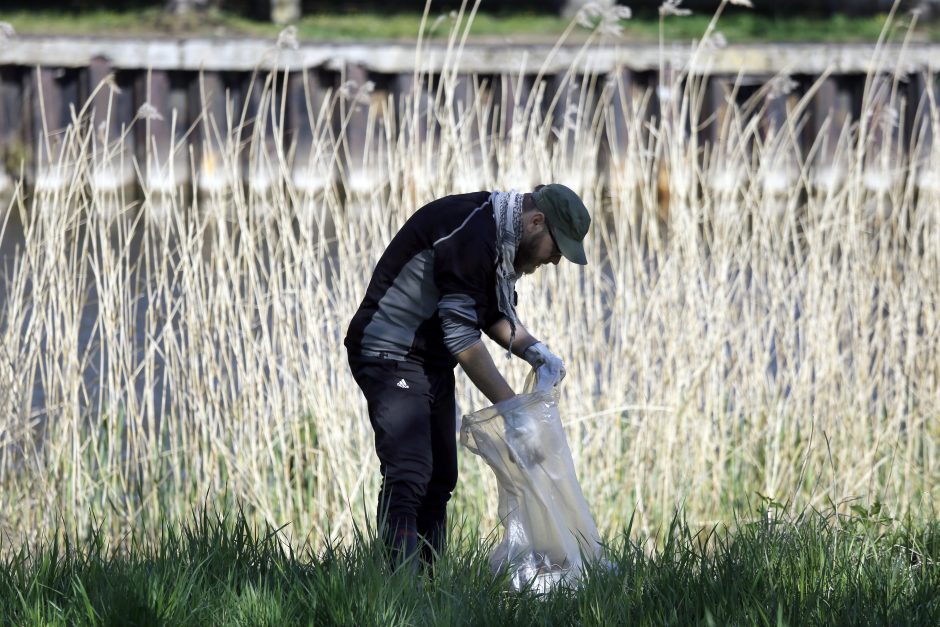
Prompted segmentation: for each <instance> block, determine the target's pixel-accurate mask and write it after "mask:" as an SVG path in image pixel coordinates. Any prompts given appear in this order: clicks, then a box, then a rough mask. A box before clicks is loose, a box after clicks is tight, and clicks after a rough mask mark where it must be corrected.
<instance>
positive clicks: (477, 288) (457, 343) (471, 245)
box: [434, 216, 496, 355]
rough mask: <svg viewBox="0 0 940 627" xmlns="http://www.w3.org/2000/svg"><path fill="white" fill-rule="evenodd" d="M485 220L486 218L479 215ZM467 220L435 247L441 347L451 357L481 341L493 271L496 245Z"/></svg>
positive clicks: (435, 275)
mask: <svg viewBox="0 0 940 627" xmlns="http://www.w3.org/2000/svg"><path fill="white" fill-rule="evenodd" d="M479 217H480V218H482V219H485V216H479ZM474 226H475V224H474V223H473V222H472V221H469V223H468V224H466V225H464V227H463V228H461V229H458V230H457V231H455V232H454V233H453V234H451V235H450V236H449V237H447V238H446V239H443V240H441V241H438V242H436V243H435V245H434V282H435V284H436V286H437V289H438V291H439V293H440V300H439V301H438V305H437V307H438V313H439V315H440V318H441V327H442V329H443V332H444V344H445V345H446V346H447V349H448V350H449V351H450V352H451V354H452V355H457V354H458V353H460V352H462V351H464V350H466V349H468V348H470V347H471V346H473V345H474V344H476V343H478V342H480V328H481V327H482V325H483V323H484V318H485V315H486V311H487V306H488V302H489V300H490V295H489V294H488V290H489V289H490V287H491V284H492V281H493V277H494V272H495V270H496V268H495V253H496V246H495V242H488V241H486V239H487V238H485V237H483V236H482V235H481V230H480V229H479V228H473V227H474Z"/></svg>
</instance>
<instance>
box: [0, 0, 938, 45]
mask: <svg viewBox="0 0 940 627" xmlns="http://www.w3.org/2000/svg"><path fill="white" fill-rule="evenodd" d="M710 17H711V16H709V15H705V14H701V15H698V14H696V15H692V16H688V17H670V18H667V19H666V20H665V22H664V35H665V37H666V39H668V40H676V41H686V40H691V39H693V38H697V37H700V36H701V35H702V33H703V32H704V31H705V27H706V25H707V24H708V21H709V19H710ZM438 18H441V19H438ZM905 19H906V18H905ZM905 19H902V20H900V21H901V22H904V21H905ZM0 21H4V22H9V23H10V24H12V25H13V27H14V28H15V29H16V31H17V32H18V33H22V34H71V35H121V36H141V35H157V36H160V35H162V36H186V35H215V36H229V37H232V36H259V37H274V36H276V35H277V33H278V32H279V31H280V29H281V27H279V26H275V25H273V24H270V23H267V22H260V21H253V20H249V19H245V18H243V17H240V16H237V15H234V14H230V13H226V12H222V11H212V12H210V13H208V14H207V15H193V16H189V17H172V16H169V15H166V14H164V13H163V12H162V11H161V10H160V9H159V8H151V9H142V10H137V11H128V12H116V11H104V10H92V11H78V12H72V13H69V12H50V11H17V12H11V11H0ZM884 21H885V16H883V15H877V16H872V17H847V16H844V15H835V16H832V17H801V16H794V17H788V18H777V19H774V18H772V17H769V16H762V15H756V14H753V13H750V12H745V11H742V12H734V13H731V14H729V15H725V16H723V17H722V19H721V20H720V23H719V30H720V31H721V32H722V33H723V34H724V36H725V37H726V39H727V40H728V41H729V42H732V43H735V42H737V43H743V42H766V41H794V42H809V41H829V42H865V41H875V40H876V39H877V38H878V35H879V33H880V32H881V29H882V27H883V25H884ZM420 23H421V15H420V14H415V13H392V14H380V13H357V14H352V13H348V14H347V13H328V14H316V15H306V16H304V17H303V18H302V19H301V20H300V21H299V22H298V23H297V25H296V26H297V29H298V34H299V37H300V39H301V40H304V41H322V40H331V41H337V40H405V41H413V40H414V39H415V37H416V35H417V33H418V29H419V26H420ZM452 25H453V20H452V18H450V17H449V16H446V15H444V16H438V15H436V14H433V13H432V14H431V15H430V18H429V23H428V25H427V28H428V33H427V34H428V35H429V36H431V37H438V38H445V37H446V36H447V34H448V32H449V30H450V28H451V26H452ZM567 25H568V22H567V21H566V20H563V19H561V18H558V17H555V16H552V15H549V14H524V13H522V14H505V15H493V14H487V13H480V14H478V15H477V16H476V18H475V19H474V22H473V25H472V28H471V36H473V37H479V38H499V39H503V40H511V41H517V42H526V41H552V42H553V41H554V40H555V39H556V38H557V37H558V36H559V35H560V34H561V33H562V31H564V29H565V27H566V26H567ZM431 27H433V29H432V28H431ZM623 27H624V35H625V40H626V41H636V42H654V41H657V40H658V37H659V21H658V20H657V19H652V18H649V17H646V18H635V19H632V20H627V21H624V22H623ZM903 28H906V24H902V25H901V26H899V27H898V28H897V29H895V30H896V32H897V36H900V30H902V29H903ZM585 33H586V31H584V30H583V29H578V30H577V31H575V36H574V39H577V38H578V37H579V36H582V37H583V35H584V34H585ZM915 38H916V39H918V40H921V41H940V25H938V24H936V23H932V24H920V25H918V28H917V30H916V31H915Z"/></svg>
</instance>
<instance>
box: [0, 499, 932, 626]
mask: <svg viewBox="0 0 940 627" xmlns="http://www.w3.org/2000/svg"><path fill="white" fill-rule="evenodd" d="M876 514H877V512H876ZM754 520H755V522H744V521H742V522H740V523H739V524H738V525H737V526H736V529H735V530H734V531H732V532H724V533H720V532H714V531H712V532H710V533H709V532H708V531H706V532H703V533H699V534H693V533H692V531H691V530H690V529H689V528H688V527H687V526H686V525H684V524H682V523H681V522H679V521H678V520H677V521H675V522H674V523H673V525H672V526H671V527H670V528H669V529H668V530H666V531H665V533H663V534H662V535H661V537H660V538H658V541H657V542H654V543H653V544H655V545H656V546H657V547H658V548H656V549H654V550H652V551H650V552H647V551H644V550H643V549H641V548H640V546H639V545H638V544H637V543H636V542H633V541H629V540H625V538H627V537H629V535H630V534H629V530H625V531H624V534H623V535H622V537H621V538H619V539H615V540H613V541H612V543H611V551H610V558H611V561H612V562H613V564H615V568H614V569H612V570H607V569H597V570H594V571H592V572H591V573H590V574H589V577H588V579H587V581H586V583H585V585H584V586H583V587H582V588H581V589H580V590H577V591H574V592H571V591H559V592H555V593H552V594H549V595H545V596H542V597H540V596H538V595H536V594H535V593H532V592H528V593H521V594H516V593H510V592H506V591H505V587H506V586H505V579H504V577H502V576H494V575H492V574H490V572H489V569H488V567H487V563H486V543H485V542H481V541H480V539H479V535H478V534H477V533H476V532H475V531H470V530H468V529H467V528H464V529H462V530H460V529H458V531H457V532H456V534H455V535H456V536H457V540H456V541H455V542H456V543H457V544H458V545H459V547H460V548H458V549H457V550H455V551H453V552H452V553H451V554H449V555H447V556H445V558H444V559H443V560H442V561H441V562H439V568H438V569H437V570H436V573H435V577H434V579H433V580H430V579H428V578H427V577H425V576H424V575H419V576H418V577H417V578H413V577H410V576H408V575H407V574H405V573H404V572H401V571H399V572H395V573H389V572H388V569H387V567H386V566H385V565H384V562H383V560H382V558H381V555H380V553H379V552H378V551H377V550H376V549H375V547H374V545H373V544H372V542H371V541H369V540H368V538H362V537H360V538H358V540H359V541H358V542H354V543H353V548H345V546H343V545H334V546H332V548H327V549H326V550H325V551H323V552H320V553H317V554H315V553H314V552H313V551H311V550H309V549H306V550H302V551H299V552H293V551H292V550H291V549H289V548H287V547H286V545H285V544H283V543H282V542H280V541H279V540H278V539H277V535H276V534H275V533H273V532H272V531H270V530H268V531H265V532H263V533H261V532H258V531H257V530H254V529H251V528H249V527H248V525H246V523H245V522H244V519H243V518H242V517H240V516H228V515H224V514H212V513H209V514H206V513H203V514H200V515H195V516H193V519H192V522H191V523H190V524H189V525H188V526H185V527H183V528H182V529H175V528H169V527H168V528H165V529H164V530H163V532H162V533H161V534H160V538H159V540H157V541H150V542H145V541H141V540H140V539H139V538H136V537H132V538H129V539H128V540H127V541H126V543H125V544H124V546H122V547H120V548H119V549H113V548H109V547H105V546H103V543H102V542H101V540H100V536H97V535H96V534H95V533H91V534H89V536H88V538H89V539H87V540H85V541H84V542H81V543H77V542H75V541H74V539H69V538H65V539H62V540H53V541H48V540H47V541H40V542H38V543H36V544H33V545H31V546H23V547H19V548H13V550H12V551H11V547H9V546H5V547H0V548H2V554H4V555H6V557H4V558H2V559H0V623H3V624H24V625H56V624H70V625H71V624H118V623H120V624H142V625H144V624H174V625H190V624H192V625H202V624H218V625H284V624H344V625H378V624H381V625H460V624H464V625H555V624H587V625H602V624H611V623H619V624H636V625H667V624H674V625H693V624H709V625H782V624H789V625H813V624H827V625H829V624H853V625H879V624H884V625H931V624H934V625H935V624H940V596H938V595H937V594H936V591H937V590H938V589H940V569H938V567H937V560H940V524H938V523H937V522H930V523H926V524H897V523H895V522H893V521H887V519H884V518H879V517H878V516H877V515H872V512H869V511H867V510H863V509H861V508H859V509H858V510H857V511H856V514H853V515H852V516H836V515H834V514H825V515H824V514H821V513H811V514H806V515H802V516H797V517H795V518H791V519H783V518H779V517H774V515H773V513H772V511H764V512H762V513H760V515H757V516H755V518H754Z"/></svg>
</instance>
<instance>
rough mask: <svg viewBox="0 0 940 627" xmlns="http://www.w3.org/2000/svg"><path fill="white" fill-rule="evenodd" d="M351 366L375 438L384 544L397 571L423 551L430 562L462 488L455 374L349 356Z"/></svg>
mask: <svg viewBox="0 0 940 627" xmlns="http://www.w3.org/2000/svg"><path fill="white" fill-rule="evenodd" d="M349 367H350V369H351V370H352V373H353V377H354V378H355V379H356V383H358V384H359V387H360V388H361V389H362V392H363V394H365V397H366V401H367V402H368V404H369V421H370V422H371V423H372V429H373V430H374V431H375V452H376V454H377V455H378V457H379V468H380V471H381V473H382V487H381V490H380V491H379V502H378V508H377V513H376V520H377V521H378V523H379V527H380V529H381V530H382V535H383V539H384V541H385V543H386V546H388V547H389V549H390V550H391V551H392V559H393V563H395V564H396V565H397V564H399V563H401V562H402V561H404V560H406V559H409V558H412V557H413V556H414V555H415V554H416V552H417V550H418V547H419V545H420V546H421V555H422V558H423V559H424V561H425V562H426V563H430V562H432V561H433V558H434V555H435V554H436V553H437V554H439V553H440V552H441V551H443V549H444V545H445V542H446V529H447V501H448V500H450V495H451V492H453V490H454V487H455V486H456V485H457V436H456V413H457V408H456V401H455V399H454V370H453V368H436V369H435V368H433V367H425V366H422V365H419V364H416V363H413V362H408V361H393V360H387V359H377V358H372V357H362V356H360V355H350V356H349ZM412 563H413V562H412Z"/></svg>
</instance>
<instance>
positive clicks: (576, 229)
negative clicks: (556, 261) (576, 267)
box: [532, 183, 591, 266]
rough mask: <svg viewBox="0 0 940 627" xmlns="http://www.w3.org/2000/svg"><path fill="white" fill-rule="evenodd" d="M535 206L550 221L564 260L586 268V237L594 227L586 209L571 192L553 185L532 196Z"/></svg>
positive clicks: (550, 226) (549, 226)
mask: <svg viewBox="0 0 940 627" xmlns="http://www.w3.org/2000/svg"><path fill="white" fill-rule="evenodd" d="M532 198H533V199H534V200H535V205H536V206H537V207H538V209H539V211H541V212H542V213H544V214H545V217H546V218H547V219H548V228H549V229H550V230H551V232H552V237H554V238H555V241H556V242H557V243H558V249H559V250H560V251H561V254H562V255H564V256H565V259H568V260H569V261H573V262H574V263H577V264H580V265H582V266H583V265H587V257H586V256H585V254H584V244H583V243H582V241H583V240H584V236H585V235H587V232H588V227H590V226H591V216H590V215H589V214H588V210H587V207H585V206H584V203H583V202H581V199H580V198H578V195H577V194H575V193H574V192H573V191H571V189H569V188H567V187H565V186H564V185H560V184H558V183H552V184H551V185H546V186H545V187H542V188H540V189H539V190H538V191H535V192H533V193H532Z"/></svg>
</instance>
